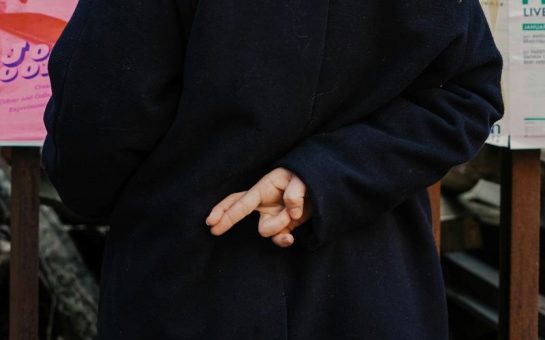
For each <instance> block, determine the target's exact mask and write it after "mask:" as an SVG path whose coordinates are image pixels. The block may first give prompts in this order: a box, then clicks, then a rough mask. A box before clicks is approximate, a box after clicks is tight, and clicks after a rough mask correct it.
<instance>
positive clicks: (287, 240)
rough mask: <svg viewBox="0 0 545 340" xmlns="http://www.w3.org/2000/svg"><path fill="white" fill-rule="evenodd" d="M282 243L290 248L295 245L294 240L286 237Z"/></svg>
mask: <svg viewBox="0 0 545 340" xmlns="http://www.w3.org/2000/svg"><path fill="white" fill-rule="evenodd" d="M282 243H284V244H285V245H287V246H289V245H290V244H292V243H293V238H292V237H290V236H288V235H286V236H284V237H282Z"/></svg>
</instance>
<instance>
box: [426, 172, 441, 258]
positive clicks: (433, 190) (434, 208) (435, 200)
mask: <svg viewBox="0 0 545 340" xmlns="http://www.w3.org/2000/svg"><path fill="white" fill-rule="evenodd" d="M428 194H429V196H430V203H431V222H432V228H433V237H434V238H435V245H436V247H437V251H438V252H441V182H437V183H435V184H434V185H431V186H430V187H428Z"/></svg>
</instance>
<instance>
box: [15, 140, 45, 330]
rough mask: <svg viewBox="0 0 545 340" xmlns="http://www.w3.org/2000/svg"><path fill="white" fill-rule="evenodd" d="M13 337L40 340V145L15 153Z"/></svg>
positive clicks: (19, 149) (21, 149) (17, 149)
mask: <svg viewBox="0 0 545 340" xmlns="http://www.w3.org/2000/svg"><path fill="white" fill-rule="evenodd" d="M11 165H12V167H11V182H12V186H11V256H10V306H9V312H10V314H9V315H10V328H9V331H10V340H36V339H38V216H39V215H38V209H39V180H40V178H39V176H40V154H39V149H38V148H28V147H14V148H13V149H12V152H11Z"/></svg>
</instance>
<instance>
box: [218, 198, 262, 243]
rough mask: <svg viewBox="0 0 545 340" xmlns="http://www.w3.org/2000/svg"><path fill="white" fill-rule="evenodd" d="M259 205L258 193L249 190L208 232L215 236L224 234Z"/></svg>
mask: <svg viewBox="0 0 545 340" xmlns="http://www.w3.org/2000/svg"><path fill="white" fill-rule="evenodd" d="M260 204H261V195H260V194H259V191H258V190H257V189H255V188H251V189H250V190H248V191H247V192H246V194H244V195H243V196H242V197H241V198H240V199H239V200H237V201H236V202H235V203H233V204H232V205H231V206H230V207H229V209H227V210H226V211H225V213H224V214H223V216H222V217H221V219H220V220H219V222H218V223H217V224H216V225H214V226H212V228H210V232H211V233H212V234H214V235H216V236H218V235H221V234H223V233H225V232H226V231H228V230H229V229H231V228H232V227H233V226H234V225H235V224H236V223H237V222H239V221H240V220H242V219H243V218H244V217H246V216H248V215H250V214H251V213H252V211H254V210H255V209H257V207H258V206H259V205H260Z"/></svg>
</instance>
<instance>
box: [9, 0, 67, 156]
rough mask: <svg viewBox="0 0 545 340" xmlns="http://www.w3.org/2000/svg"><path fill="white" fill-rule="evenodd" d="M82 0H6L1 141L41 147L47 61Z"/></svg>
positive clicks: (47, 88) (47, 87)
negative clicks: (79, 0) (78, 1)
mask: <svg viewBox="0 0 545 340" xmlns="http://www.w3.org/2000/svg"><path fill="white" fill-rule="evenodd" d="M76 5H77V0H0V145H10V146H19V145H41V144H42V143H43V140H44V137H45V127H44V125H43V112H44V109H45V106H46V104H47V101H48V100H49V98H50V96H51V86H50V83H49V77H48V73H47V63H48V60H49V55H50V54H51V49H52V47H53V45H54V44H55V42H56V40H57V38H58V37H59V35H60V33H61V32H62V30H63V29H64V27H65V26H66V22H67V21H68V19H69V18H70V16H71V15H72V13H73V11H74V9H75V7H76Z"/></svg>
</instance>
